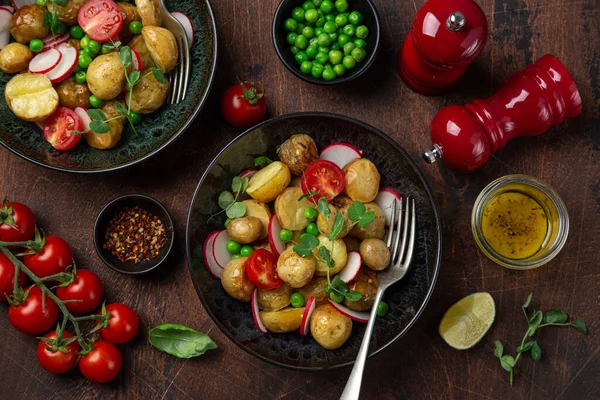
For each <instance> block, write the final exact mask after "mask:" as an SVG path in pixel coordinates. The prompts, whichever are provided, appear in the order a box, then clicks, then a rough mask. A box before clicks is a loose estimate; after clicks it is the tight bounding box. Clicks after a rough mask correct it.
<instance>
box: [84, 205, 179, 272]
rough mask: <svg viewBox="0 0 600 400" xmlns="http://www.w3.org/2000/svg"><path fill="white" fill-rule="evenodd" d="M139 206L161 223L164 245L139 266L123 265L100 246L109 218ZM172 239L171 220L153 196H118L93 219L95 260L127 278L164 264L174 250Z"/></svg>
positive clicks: (125, 263)
mask: <svg viewBox="0 0 600 400" xmlns="http://www.w3.org/2000/svg"><path fill="white" fill-rule="evenodd" d="M136 206H137V207H140V208H142V209H144V210H146V211H148V212H149V213H150V214H152V215H156V216H157V217H158V218H159V219H160V221H161V222H162V223H163V224H164V226H165V228H166V231H167V244H166V245H165V246H164V247H163V248H162V249H161V250H160V253H159V254H158V256H157V257H156V258H153V259H151V260H147V261H141V262H139V263H137V264H136V263H132V262H123V261H121V260H119V259H118V258H117V257H116V256H114V255H113V254H112V253H111V252H110V251H109V250H107V249H105V248H104V247H103V245H104V234H105V232H106V228H107V227H108V223H109V222H110V220H111V219H113V218H114V217H116V216H117V214H119V213H120V212H121V211H123V209H125V208H127V207H129V208H133V207H136ZM174 239H175V231H174V229H173V221H172V220H171V216H170V215H169V212H168V211H167V209H166V208H164V207H163V205H162V204H160V203H159V202H158V201H157V200H155V199H153V198H152V197H148V196H145V195H143V194H128V195H125V196H121V197H117V198H116V199H114V200H113V201H111V202H110V203H108V204H107V205H106V206H104V208H103V209H102V211H100V214H98V217H96V223H95V224H94V247H95V248H96V253H97V254H98V257H100V259H101V260H102V261H103V262H104V264H106V265H108V266H109V267H111V268H112V269H114V270H115V271H117V272H121V273H123V274H128V275H141V274H145V273H148V272H150V271H154V270H156V269H158V268H159V267H160V266H161V265H163V264H165V261H166V260H167V258H168V257H169V254H170V253H171V249H172V248H173V240H174Z"/></svg>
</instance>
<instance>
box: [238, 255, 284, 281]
mask: <svg viewBox="0 0 600 400" xmlns="http://www.w3.org/2000/svg"><path fill="white" fill-rule="evenodd" d="M246 276H248V279H250V282H252V283H254V284H255V285H256V286H258V287H259V288H261V289H275V288H276V287H279V285H281V284H282V283H283V282H282V281H281V279H280V278H279V276H277V259H276V258H275V256H274V255H273V254H272V253H271V252H270V251H269V250H266V249H256V250H254V252H252V254H250V257H249V258H248V263H247V264H246Z"/></svg>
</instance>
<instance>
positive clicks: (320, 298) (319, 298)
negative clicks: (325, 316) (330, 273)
mask: <svg viewBox="0 0 600 400" xmlns="http://www.w3.org/2000/svg"><path fill="white" fill-rule="evenodd" d="M327 285H328V283H327V278H326V277H324V276H315V277H313V278H312V280H311V281H310V282H308V283H307V284H306V285H304V286H302V287H301V288H299V289H298V293H300V294H301V295H302V296H304V300H306V301H308V298H309V297H310V296H314V297H315V302H316V303H315V304H316V305H317V306H319V305H321V304H325V303H327V299H328V298H329V295H328V294H327V293H325V292H324V291H323V290H324V289H325V288H326V287H327Z"/></svg>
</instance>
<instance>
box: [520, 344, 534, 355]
mask: <svg viewBox="0 0 600 400" xmlns="http://www.w3.org/2000/svg"><path fill="white" fill-rule="evenodd" d="M534 343H535V342H527V343H525V344H524V345H523V346H519V347H517V353H525V352H527V351H529V350H531V348H532V347H533V344H534Z"/></svg>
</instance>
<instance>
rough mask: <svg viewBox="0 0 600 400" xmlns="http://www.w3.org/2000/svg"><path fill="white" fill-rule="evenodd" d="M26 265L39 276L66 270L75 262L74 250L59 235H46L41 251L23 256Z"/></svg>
mask: <svg viewBox="0 0 600 400" xmlns="http://www.w3.org/2000/svg"><path fill="white" fill-rule="evenodd" d="M23 262H24V263H25V266H26V267H27V268H29V269H30V270H31V272H33V273H34V274H35V275H36V276H37V277H38V278H44V277H46V276H50V275H55V274H59V273H61V272H64V271H65V270H66V269H67V267H68V266H69V265H72V264H73V250H71V246H69V243H67V242H66V241H65V240H64V239H61V238H59V237H58V236H46V242H45V243H44V248H43V249H42V251H41V252H39V253H36V254H29V255H26V256H25V257H24V258H23Z"/></svg>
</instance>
